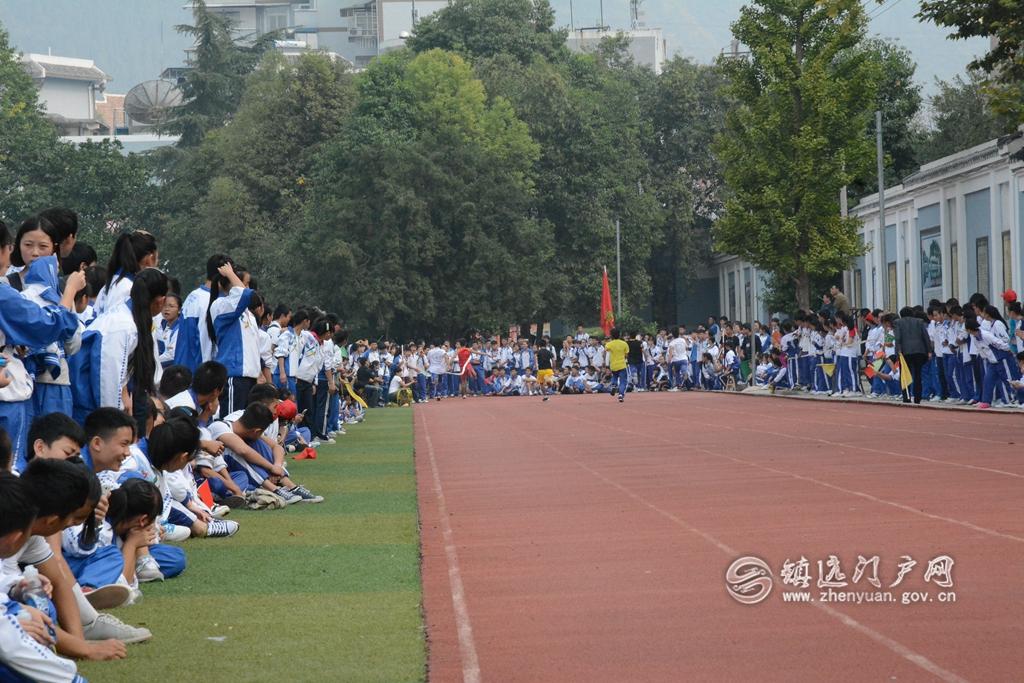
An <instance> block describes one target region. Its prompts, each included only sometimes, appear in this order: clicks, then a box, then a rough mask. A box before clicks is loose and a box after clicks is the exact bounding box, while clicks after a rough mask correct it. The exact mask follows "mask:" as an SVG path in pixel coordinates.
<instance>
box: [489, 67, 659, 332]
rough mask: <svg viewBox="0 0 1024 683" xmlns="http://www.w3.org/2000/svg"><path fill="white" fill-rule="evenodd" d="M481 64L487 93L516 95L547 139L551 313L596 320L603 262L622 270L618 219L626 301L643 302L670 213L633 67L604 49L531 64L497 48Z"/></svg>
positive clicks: (522, 112)
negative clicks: (654, 187) (657, 182)
mask: <svg viewBox="0 0 1024 683" xmlns="http://www.w3.org/2000/svg"><path fill="white" fill-rule="evenodd" d="M477 72H478V73H479V74H480V76H481V78H482V79H483V81H484V82H485V83H486V84H487V89H488V92H489V93H492V94H494V95H500V96H503V97H506V98H508V99H509V100H510V101H511V102H512V103H513V106H514V107H515V109H516V112H517V113H518V115H519V116H520V117H521V118H522V119H523V120H524V121H525V122H526V123H527V125H528V126H529V127H530V133H531V135H532V137H533V139H534V140H536V141H537V143H538V144H539V145H540V150H541V155H540V157H539V158H538V160H537V163H536V165H535V177H536V187H537V196H536V211H537V215H538V217H539V218H540V220H542V221H543V222H545V223H548V224H550V225H551V226H552V228H553V230H554V242H555V247H556V249H557V252H558V254H559V258H558V260H557V264H556V265H555V268H554V269H553V271H552V273H551V276H552V277H551V279H550V280H549V289H548V295H547V297H546V301H547V302H548V306H547V308H546V309H545V313H546V315H545V319H555V318H557V317H560V316H564V317H567V318H570V319H578V320H596V316H597V313H598V310H597V308H598V307H597V302H598V301H599V300H600V287H601V282H600V274H601V269H602V266H608V267H609V269H610V270H611V271H612V273H613V276H614V266H615V221H616V219H618V220H619V221H620V223H621V225H622V285H623V297H624V299H625V302H624V303H625V304H626V305H627V306H629V307H631V308H636V309H638V310H643V309H645V308H646V307H647V306H648V304H649V302H650V295H651V280H650V273H649V271H648V263H649V259H650V255H651V252H652V249H653V248H654V243H655V240H656V232H657V229H658V226H659V225H660V224H661V222H662V220H663V218H662V214H661V208H660V207H659V206H658V204H657V198H656V197H655V195H653V194H652V193H651V192H650V191H649V190H648V189H647V188H649V187H650V185H651V177H650V170H649V166H648V163H647V159H646V157H645V156H644V145H645V143H646V141H647V140H648V139H649V138H650V136H651V134H652V131H651V127H650V124H649V122H648V121H647V120H645V118H644V116H643V111H642V109H641V104H640V97H639V92H638V89H637V83H636V82H634V80H633V78H634V76H635V75H634V74H633V73H631V72H630V71H628V70H627V69H626V68H621V67H620V66H616V65H612V64H611V63H610V62H609V61H608V59H607V55H605V54H587V55H572V56H566V59H565V60H564V61H561V62H549V61H547V60H544V59H537V60H535V61H534V62H533V63H531V64H528V65H524V64H521V63H519V62H518V61H517V60H516V59H515V58H514V57H513V56H512V55H499V56H497V57H494V58H481V59H479V60H478V62H477Z"/></svg>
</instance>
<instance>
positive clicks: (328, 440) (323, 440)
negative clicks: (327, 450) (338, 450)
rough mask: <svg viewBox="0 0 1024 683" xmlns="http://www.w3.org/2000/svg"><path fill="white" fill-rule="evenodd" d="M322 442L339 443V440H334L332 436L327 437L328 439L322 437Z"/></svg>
mask: <svg viewBox="0 0 1024 683" xmlns="http://www.w3.org/2000/svg"><path fill="white" fill-rule="evenodd" d="M320 443H338V442H337V441H335V440H334V439H333V438H331V437H327V438H326V439H320Z"/></svg>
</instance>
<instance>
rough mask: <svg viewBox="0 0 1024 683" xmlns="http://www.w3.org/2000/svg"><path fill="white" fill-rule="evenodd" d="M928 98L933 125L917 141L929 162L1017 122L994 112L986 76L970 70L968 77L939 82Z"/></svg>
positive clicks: (1002, 131)
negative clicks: (934, 91)
mask: <svg viewBox="0 0 1024 683" xmlns="http://www.w3.org/2000/svg"><path fill="white" fill-rule="evenodd" d="M937 85H938V92H937V93H936V94H935V95H933V96H932V97H931V98H930V100H929V107H930V109H931V126H930V127H929V128H928V129H926V130H925V131H924V132H923V133H922V135H921V136H920V139H919V141H918V152H917V156H918V158H919V159H920V163H922V164H926V163H928V162H929V161H934V160H935V159H941V158H942V157H944V156H949V155H950V154H955V153H956V152H959V151H961V150H964V149H967V148H969V147H973V146H974V145H980V144H981V143H983V142H987V141H989V140H993V139H995V138H998V137H1000V136H1002V135H1006V134H1007V133H1010V132H1012V131H1013V129H1014V128H1015V127H1016V126H1015V123H1016V121H1015V120H1014V119H1013V118H1011V117H1008V116H1004V115H1000V114H997V113H996V112H995V111H993V109H992V106H991V100H990V97H989V95H988V94H987V89H986V86H985V76H984V74H982V73H980V72H978V71H969V72H968V73H967V77H966V78H964V77H962V76H959V75H958V76H955V77H954V78H953V80H951V81H938V82H937Z"/></svg>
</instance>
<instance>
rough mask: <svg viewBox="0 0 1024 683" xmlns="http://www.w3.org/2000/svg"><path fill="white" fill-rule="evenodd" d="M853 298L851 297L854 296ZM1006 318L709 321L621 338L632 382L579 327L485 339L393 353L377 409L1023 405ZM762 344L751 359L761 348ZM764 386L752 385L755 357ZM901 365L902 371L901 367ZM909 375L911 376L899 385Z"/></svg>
mask: <svg viewBox="0 0 1024 683" xmlns="http://www.w3.org/2000/svg"><path fill="white" fill-rule="evenodd" d="M844 298H845V297H844ZM1004 304H1005V307H1006V315H1007V317H1006V318H1005V319H1004V317H1003V314H1002V313H1001V312H1000V311H999V310H998V309H997V308H996V307H995V306H993V305H991V304H990V303H989V302H988V300H987V299H986V298H985V297H984V296H983V295H981V294H975V295H974V296H972V297H971V300H970V301H969V302H966V303H964V304H961V303H960V302H958V301H957V300H955V299H951V300H949V301H947V302H939V301H932V302H930V304H929V306H928V308H923V307H920V306H919V307H916V308H910V307H908V308H904V309H902V310H901V311H900V313H899V314H898V315H897V314H894V313H885V312H883V311H881V310H874V311H872V310H867V309H864V310H860V311H849V310H848V309H847V310H843V309H835V308H833V307H831V306H828V307H824V308H822V309H821V310H819V311H817V312H811V311H800V312H798V313H796V314H795V315H793V316H792V317H791V318H788V319H785V320H780V319H772V320H771V321H770V322H768V323H767V324H762V323H761V322H759V321H755V322H753V323H752V324H749V325H748V324H746V323H740V322H731V321H729V320H728V319H727V318H724V317H723V318H720V319H717V320H716V319H715V318H709V320H708V322H707V324H706V325H698V326H696V327H695V328H694V329H692V330H690V329H688V328H687V327H686V326H680V327H678V328H676V329H674V330H672V331H669V330H668V329H662V330H659V331H658V332H657V333H656V334H638V333H634V332H630V333H627V334H625V335H621V334H620V333H619V331H618V330H613V331H612V332H611V335H610V336H611V337H613V338H614V339H619V338H620V337H621V338H622V339H621V340H620V341H621V342H623V345H622V352H623V353H624V354H625V360H624V364H625V373H624V375H622V376H619V375H617V374H616V372H615V370H616V369H617V368H615V367H614V361H613V360H612V355H613V353H612V351H611V350H610V349H609V347H608V343H609V342H606V341H605V340H604V339H599V338H597V337H591V336H590V335H589V334H588V333H587V332H586V331H585V330H584V328H583V326H582V325H581V326H579V327H578V328H577V331H576V333H575V335H572V336H566V337H565V338H564V339H563V340H562V341H561V342H560V343H556V342H553V341H551V340H549V339H548V338H545V337H541V338H538V339H536V340H527V339H519V340H516V339H506V340H504V341H502V340H498V339H495V338H486V337H485V336H483V335H479V334H477V335H476V336H475V337H474V338H473V339H471V340H468V341H467V340H459V341H456V342H455V343H454V344H450V343H448V342H442V341H440V340H438V341H435V342H433V343H418V344H417V343H414V344H410V345H408V346H405V347H403V348H401V349H400V350H398V351H396V350H395V348H394V347H393V346H392V347H390V348H389V350H388V351H387V352H385V353H384V354H383V355H381V356H380V359H379V360H380V363H378V362H377V359H376V357H375V360H374V364H373V368H374V371H375V372H377V371H379V372H380V373H381V379H380V380H379V384H378V386H387V387H389V389H388V391H387V392H385V393H378V392H376V391H375V392H374V394H373V400H374V401H375V402H376V401H377V400H378V398H379V401H380V402H381V404H382V405H383V404H384V403H398V404H400V405H401V404H408V403H412V402H424V401H427V400H434V399H436V400H441V399H443V398H450V397H456V396H461V397H463V398H465V397H467V396H544V397H547V396H549V395H552V394H555V393H561V394H596V393H607V394H616V395H619V396H622V395H623V394H624V393H626V392H627V391H637V392H644V391H690V390H705V391H721V390H725V389H735V388H742V387H744V386H747V387H750V388H752V389H757V388H763V389H767V390H769V391H772V392H774V391H776V390H777V389H785V390H789V391H795V392H808V393H810V394H816V395H823V396H824V395H828V396H836V397H841V398H848V397H863V398H874V399H890V400H903V401H905V402H908V403H909V402H914V403H920V402H921V401H922V400H927V401H942V402H955V403H958V404H963V405H975V406H977V407H978V408H981V409H986V408H989V407H992V406H1024V384H1022V383H1021V370H1022V368H1024V326H1022V325H1021V323H1020V320H1021V304H1020V302H1018V301H1017V300H1016V294H1015V293H1014V292H1007V293H1006V295H1005V296H1004ZM752 344H753V351H752V350H751V345H752ZM752 356H753V357H754V358H756V362H755V364H754V369H753V373H754V380H753V382H751V381H750V373H751V370H750V364H749V359H750V358H751V357H752ZM901 359H902V361H901ZM901 373H905V377H904V379H906V380H908V381H906V382H903V381H901Z"/></svg>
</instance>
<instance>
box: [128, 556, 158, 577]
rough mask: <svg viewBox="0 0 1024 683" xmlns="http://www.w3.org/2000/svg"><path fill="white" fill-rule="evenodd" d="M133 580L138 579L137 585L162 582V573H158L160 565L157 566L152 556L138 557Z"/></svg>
mask: <svg viewBox="0 0 1024 683" xmlns="http://www.w3.org/2000/svg"><path fill="white" fill-rule="evenodd" d="M135 578H136V579H138V581H139V583H149V582H150V581H163V580H164V573H163V572H162V571H160V565H159V564H157V561H156V559H154V558H153V556H152V555H145V556H143V557H140V558H139V559H138V561H137V562H136V563H135Z"/></svg>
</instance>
